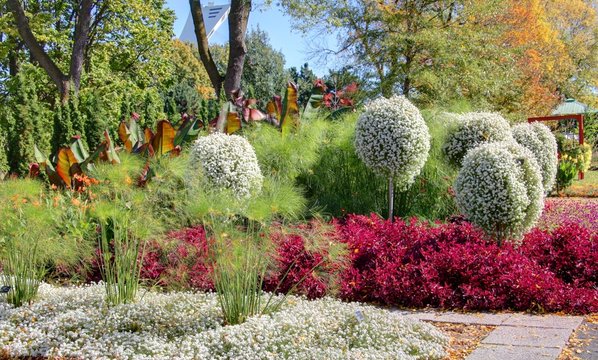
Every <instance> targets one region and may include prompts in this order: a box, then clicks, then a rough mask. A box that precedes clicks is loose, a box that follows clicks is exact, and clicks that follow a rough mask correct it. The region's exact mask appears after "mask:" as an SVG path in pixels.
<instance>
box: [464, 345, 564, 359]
mask: <svg viewBox="0 0 598 360" xmlns="http://www.w3.org/2000/svg"><path fill="white" fill-rule="evenodd" d="M560 353H561V349H557V348H539V347H531V346H508V345H480V346H478V348H477V349H475V350H474V351H473V352H472V353H471V354H470V355H469V356H468V357H467V360H554V359H556V358H557V357H558V356H559V354H560Z"/></svg>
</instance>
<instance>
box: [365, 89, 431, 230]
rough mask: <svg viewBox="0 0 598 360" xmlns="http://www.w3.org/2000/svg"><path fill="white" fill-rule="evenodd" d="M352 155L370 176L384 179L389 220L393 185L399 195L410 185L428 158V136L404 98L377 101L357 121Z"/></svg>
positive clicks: (423, 125) (411, 105) (416, 110)
mask: <svg viewBox="0 0 598 360" xmlns="http://www.w3.org/2000/svg"><path fill="white" fill-rule="evenodd" d="M355 151H356V152H357V155H358V156H359V158H360V159H361V160H362V161H363V162H364V163H365V164H366V165H367V166H368V167H369V168H371V169H372V170H373V171H374V172H376V173H378V174H379V175H383V176H387V177H388V204H389V209H388V217H389V218H392V213H393V198H394V185H396V186H397V188H398V189H399V190H401V191H402V190H406V189H408V188H409V186H411V185H412V184H413V182H414V181H415V177H416V176H417V175H418V174H419V173H420V172H421V170H422V168H423V167H424V164H425V163H426V160H427V158H428V152H429V151H430V133H429V132H428V127H427V125H426V122H425V121H424V119H423V117H422V115H421V114H420V112H419V110H418V109H417V107H415V106H414V105H413V104H412V103H411V102H410V101H409V100H407V98H405V97H404V96H393V97H392V98H390V99H385V98H379V99H376V100H374V101H373V102H372V103H371V104H369V105H368V106H366V108H365V111H364V112H363V113H362V114H361V116H360V117H359V119H358V120H357V125H356V128H355Z"/></svg>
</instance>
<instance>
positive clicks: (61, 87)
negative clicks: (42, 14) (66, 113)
mask: <svg viewBox="0 0 598 360" xmlns="http://www.w3.org/2000/svg"><path fill="white" fill-rule="evenodd" d="M8 6H9V8H10V10H11V11H12V13H13V15H14V18H15V21H16V23H17V31H18V32H19V35H20V36H21V38H22V39H23V42H24V43H25V45H26V46H27V48H28V49H29V52H30V54H31V56H32V57H33V58H34V59H35V60H36V61H37V62H38V63H39V65H40V66H41V67H42V68H43V69H44V70H45V71H46V73H47V74H48V76H49V77H50V79H52V81H53V82H54V83H55V84H56V87H58V91H59V92H60V101H61V102H62V103H63V104H64V103H66V102H67V101H68V99H69V96H70V91H71V81H72V84H73V87H74V91H75V94H77V92H78V91H79V86H80V85H81V72H82V71H83V62H84V60H85V59H84V54H85V48H86V46H87V42H88V39H89V27H90V24H91V17H92V16H91V12H92V9H93V6H94V1H93V0H82V1H81V4H80V7H79V9H78V11H77V21H76V24H75V33H74V35H73V39H74V41H73V50H72V53H71V63H70V68H69V74H68V75H66V74H64V73H63V72H62V71H61V70H60V68H59V67H58V66H57V65H56V63H55V62H54V61H52V59H51V58H50V56H49V55H48V53H46V51H45V50H44V47H43V46H42V45H41V44H40V43H39V41H38V40H37V39H36V38H35V35H33V32H32V31H31V27H30V26H29V19H28V18H27V16H26V15H25V10H23V6H22V5H21V2H20V1H19V0H8Z"/></svg>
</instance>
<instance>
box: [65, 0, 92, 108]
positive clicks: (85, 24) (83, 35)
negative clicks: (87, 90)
mask: <svg viewBox="0 0 598 360" xmlns="http://www.w3.org/2000/svg"><path fill="white" fill-rule="evenodd" d="M92 8H93V0H82V1H81V4H80V5H79V11H78V15H77V21H76V23H75V34H74V39H75V40H74V42H73V51H72V53H71V66H70V69H69V77H70V79H71V80H72V82H73V92H74V94H75V96H76V95H77V94H78V93H79V87H80V86H81V72H82V71H83V62H84V60H85V57H84V55H85V47H86V46H87V40H88V39H89V27H90V25H91V10H92Z"/></svg>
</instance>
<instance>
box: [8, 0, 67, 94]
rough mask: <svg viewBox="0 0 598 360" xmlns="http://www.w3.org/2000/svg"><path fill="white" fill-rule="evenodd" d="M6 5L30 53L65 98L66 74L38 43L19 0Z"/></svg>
mask: <svg viewBox="0 0 598 360" xmlns="http://www.w3.org/2000/svg"><path fill="white" fill-rule="evenodd" d="M8 6H9V7H10V10H11V11H12V13H13V15H14V18H15V21H16V23H17V31H18V32H19V35H20V36H21V38H22V39H23V41H24V42H25V45H27V48H29V51H30V52H31V55H32V56H33V57H34V58H35V59H36V60H37V62H38V63H39V64H40V66H41V67H42V68H43V69H44V70H45V71H46V73H47V74H48V76H49V77H50V79H52V81H53V82H54V83H55V84H56V86H57V87H58V91H59V92H60V95H61V96H60V97H61V99H64V98H65V92H68V87H66V88H65V82H67V81H68V78H67V76H66V75H64V74H63V73H62V71H60V69H59V68H58V66H56V64H55V63H54V62H53V61H52V59H50V56H48V54H47V53H46V51H45V50H44V48H43V47H42V46H41V45H40V43H39V42H38V41H37V39H36V38H35V35H33V32H31V27H30V26H29V19H27V16H26V15H25V11H24V10H23V7H22V6H21V2H20V1H19V0H8ZM66 98H67V99H68V94H66Z"/></svg>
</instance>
